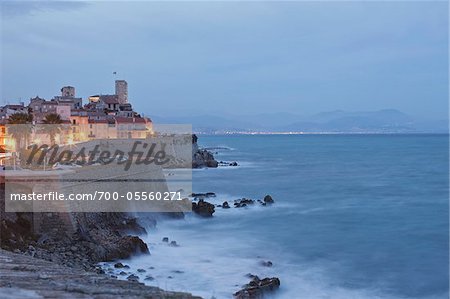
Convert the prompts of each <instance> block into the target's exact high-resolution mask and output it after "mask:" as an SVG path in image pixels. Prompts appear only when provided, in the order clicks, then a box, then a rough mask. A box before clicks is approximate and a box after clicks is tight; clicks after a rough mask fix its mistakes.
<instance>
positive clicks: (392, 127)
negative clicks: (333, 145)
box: [150, 109, 449, 134]
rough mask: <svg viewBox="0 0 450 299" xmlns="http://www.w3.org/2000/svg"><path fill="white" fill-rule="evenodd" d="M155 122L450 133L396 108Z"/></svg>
mask: <svg viewBox="0 0 450 299" xmlns="http://www.w3.org/2000/svg"><path fill="white" fill-rule="evenodd" d="M150 117H151V118H152V120H153V122H155V123H160V124H163V123H166V124H192V126H193V130H194V132H196V133H206V134H223V133H253V132H261V133H263V132H265V133H270V132H304V133H324V132H329V133H448V131H449V129H448V120H432V121H430V120H420V119H415V118H413V117H411V116H409V115H407V114H405V113H402V112H400V111H398V110H395V109H384V110H379V111H369V112H346V111H342V110H337V111H331V112H322V113H318V114H315V115H311V116H301V115H296V114H292V113H265V114H256V115H242V116H234V115H226V116H215V115H197V116H180V117H159V116H150Z"/></svg>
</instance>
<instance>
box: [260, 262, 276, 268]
mask: <svg viewBox="0 0 450 299" xmlns="http://www.w3.org/2000/svg"><path fill="white" fill-rule="evenodd" d="M261 266H264V267H272V266H273V263H272V262H271V261H261Z"/></svg>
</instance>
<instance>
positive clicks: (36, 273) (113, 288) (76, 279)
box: [0, 249, 201, 299]
mask: <svg viewBox="0 0 450 299" xmlns="http://www.w3.org/2000/svg"><path fill="white" fill-rule="evenodd" d="M112 296H117V297H122V298H155V299H156V298H161V299H162V298H173V299H201V298H200V297H196V296H192V295H191V294H188V293H180V292H167V291H164V290H162V289H160V288H157V287H151V286H146V285H144V284H142V283H139V282H135V281H124V280H117V279H114V278H111V277H108V276H107V275H104V274H97V273H95V272H91V271H84V270H82V269H79V268H71V267H67V266H62V265H59V264H57V263H54V262H49V261H45V260H42V259H38V258H33V257H31V256H26V255H23V254H16V253H12V252H9V251H6V250H1V249H0V297H1V298H4V299H9V298H22V299H27V298H30V299H31V298H111V297H112Z"/></svg>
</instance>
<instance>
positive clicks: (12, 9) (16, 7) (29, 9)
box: [0, 1, 88, 17]
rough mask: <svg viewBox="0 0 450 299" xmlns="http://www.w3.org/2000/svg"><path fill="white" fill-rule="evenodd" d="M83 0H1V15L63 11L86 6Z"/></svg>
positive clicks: (14, 15) (10, 15)
mask: <svg viewBox="0 0 450 299" xmlns="http://www.w3.org/2000/svg"><path fill="white" fill-rule="evenodd" d="M87 5H88V3H87V2H84V1H1V3H0V7H1V15H2V17H17V16H23V15H30V14H34V13H37V12H41V11H49V10H53V11H65V10H73V9H80V8H83V7H85V6H87Z"/></svg>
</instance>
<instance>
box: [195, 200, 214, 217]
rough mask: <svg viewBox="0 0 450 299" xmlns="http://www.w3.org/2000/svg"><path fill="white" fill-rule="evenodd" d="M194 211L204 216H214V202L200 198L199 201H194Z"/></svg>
mask: <svg viewBox="0 0 450 299" xmlns="http://www.w3.org/2000/svg"><path fill="white" fill-rule="evenodd" d="M192 211H193V212H194V213H196V214H198V215H200V216H202V217H212V215H213V214H214V212H215V207H214V205H213V204H211V203H209V202H206V201H204V200H203V199H200V200H199V201H198V202H197V203H195V202H193V203H192Z"/></svg>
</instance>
